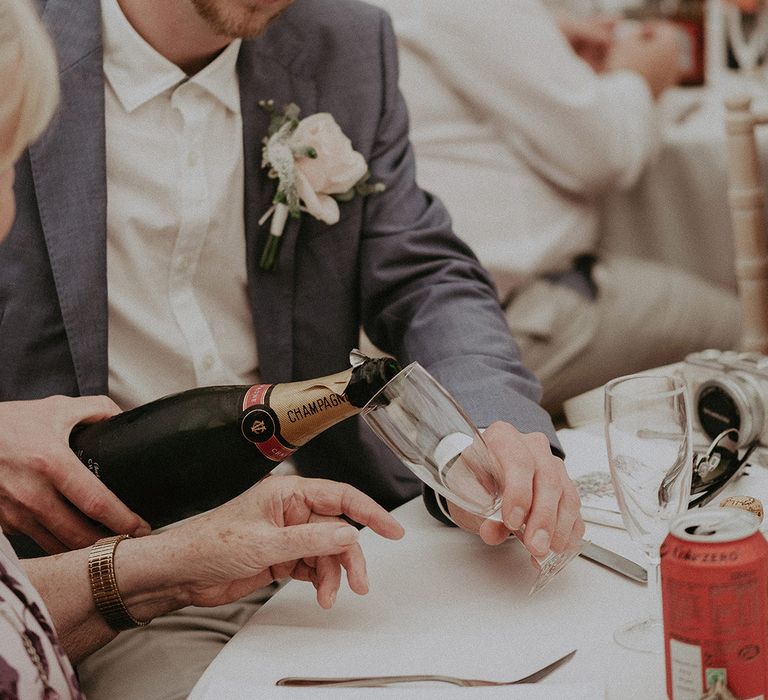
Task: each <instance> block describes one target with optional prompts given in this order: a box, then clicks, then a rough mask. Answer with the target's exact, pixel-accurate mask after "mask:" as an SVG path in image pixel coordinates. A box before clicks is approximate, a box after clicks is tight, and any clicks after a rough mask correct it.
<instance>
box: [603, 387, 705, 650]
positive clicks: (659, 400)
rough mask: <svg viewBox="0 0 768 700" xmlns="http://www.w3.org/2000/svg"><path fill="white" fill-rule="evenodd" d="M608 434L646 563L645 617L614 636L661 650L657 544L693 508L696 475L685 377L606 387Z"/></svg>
mask: <svg viewBox="0 0 768 700" xmlns="http://www.w3.org/2000/svg"><path fill="white" fill-rule="evenodd" d="M605 437H606V443H607V448H608V462H609V466H610V470H611V477H612V479H613V486H614V489H615V491H616V497H617V499H618V502H619V509H620V510H621V515H622V518H623V520H624V525H625V527H626V528H627V531H628V532H629V534H630V536H631V537H632V539H633V540H634V541H635V543H636V544H637V545H638V546H639V547H640V549H641V550H642V551H643V553H644V554H645V557H646V560H647V568H648V596H649V603H650V605H649V611H648V617H647V618H645V619H644V620H640V621H636V622H631V623H629V624H627V625H625V626H623V627H621V628H619V629H618V630H616V632H615V633H614V639H615V640H616V641H617V642H618V643H619V644H621V645H622V646H624V647H626V648H628V649H634V650H637V651H646V652H652V653H658V654H660V653H662V652H663V651H664V641H663V628H662V619H661V590H660V586H659V563H660V562H659V548H660V546H661V543H662V541H663V540H664V537H665V536H666V534H667V532H668V531H669V522H670V520H672V519H673V518H674V517H675V516H676V515H678V514H679V513H682V512H684V511H685V510H686V509H687V508H688V501H689V499H690V496H691V479H692V472H693V447H692V428H691V413H690V408H689V398H688V390H687V387H686V383H685V380H684V379H682V378H681V377H678V376H672V375H670V376H649V375H641V374H637V375H630V376H627V377H618V378H617V379H614V380H612V381H610V382H608V384H606V386H605Z"/></svg>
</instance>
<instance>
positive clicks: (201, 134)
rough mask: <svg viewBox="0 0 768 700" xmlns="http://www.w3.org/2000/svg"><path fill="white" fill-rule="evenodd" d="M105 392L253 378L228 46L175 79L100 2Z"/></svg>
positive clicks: (113, 9)
mask: <svg viewBox="0 0 768 700" xmlns="http://www.w3.org/2000/svg"><path fill="white" fill-rule="evenodd" d="M102 11H103V29H104V73H105V76H106V85H105V98H106V150H107V201H108V204H107V276H108V294H109V390H110V395H111V396H112V397H113V398H114V399H115V401H117V403H118V404H120V406H121V407H122V408H130V407H132V406H135V405H137V404H140V403H144V402H146V401H149V400H152V399H155V398H158V397H160V396H164V395H166V394H169V393H173V392H176V391H181V390H185V389H189V388H192V387H196V386H207V385H214V384H248V383H253V382H254V381H255V380H256V377H257V354H256V341H255V336H254V331H253V323H252V319H251V310H250V305H249V302H248V294H247V278H246V265H245V225H244V215H243V197H244V192H243V187H244V184H243V138H242V118H241V114H240V93H239V87H238V80H237V73H236V69H235V62H236V60H237V55H238V51H239V48H240V41H239V40H237V41H233V42H232V43H231V44H230V45H229V46H228V47H227V48H226V49H225V50H224V51H223V52H222V53H221V54H220V55H219V56H217V57H216V59H215V60H214V61H213V62H211V63H210V64H209V65H208V66H206V67H205V68H204V69H203V70H202V71H200V72H199V73H197V74H196V75H194V76H192V77H191V78H188V77H187V75H186V74H185V73H184V72H183V71H182V70H181V69H180V68H178V67H177V66H176V65H175V64H173V63H171V62H170V61H168V60H167V59H165V58H164V57H163V56H161V55H160V54H159V53H158V52H157V51H155V50H154V49H153V48H152V47H151V46H150V45H149V44H147V43H146V42H145V41H144V39H143V38H142V37H141V36H140V35H139V34H138V33H137V32H136V31H135V30H134V29H133V27H132V26H131V25H130V23H129V22H128V20H127V19H126V17H125V16H124V15H123V13H122V10H121V9H120V7H119V5H118V3H117V0H102Z"/></svg>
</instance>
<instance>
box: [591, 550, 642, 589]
mask: <svg viewBox="0 0 768 700" xmlns="http://www.w3.org/2000/svg"><path fill="white" fill-rule="evenodd" d="M581 556H582V557H584V558H585V559H590V560H591V561H594V562H597V563H598V564H602V565H603V566H606V567H608V568H609V569H612V570H613V571H617V572H618V573H620V574H623V575H624V576H628V577H629V578H631V579H634V580H635V581H640V583H648V572H647V571H646V570H645V568H643V567H642V566H640V564H637V563H635V562H633V561H632V560H631V559H627V558H626V557H623V556H621V554H617V553H616V552H612V551H611V550H610V549H606V548H605V547H601V546H600V545H597V544H595V543H594V542H590V541H589V540H584V545H583V546H582V548H581Z"/></svg>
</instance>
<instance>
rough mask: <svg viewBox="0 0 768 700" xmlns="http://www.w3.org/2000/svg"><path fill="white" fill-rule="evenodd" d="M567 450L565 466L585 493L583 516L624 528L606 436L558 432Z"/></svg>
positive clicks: (575, 431)
mask: <svg viewBox="0 0 768 700" xmlns="http://www.w3.org/2000/svg"><path fill="white" fill-rule="evenodd" d="M557 436H558V438H560V443H561V445H562V446H563V449H564V450H565V466H566V469H567V470H568V475H569V476H570V477H571V479H573V481H574V483H575V484H576V486H577V488H578V489H579V495H580V496H581V517H582V518H583V519H584V520H585V521H586V522H590V523H597V524H599V525H610V526H611V527H617V528H623V527H624V521H623V520H622V518H621V512H620V511H619V504H618V502H617V501H616V496H615V494H614V491H613V484H612V482H611V472H610V470H609V468H608V453H607V451H606V448H605V439H604V438H603V437H602V436H601V435H598V434H596V433H595V432H590V431H586V430H574V429H571V428H564V429H562V430H558V431H557Z"/></svg>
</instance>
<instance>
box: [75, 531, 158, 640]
mask: <svg viewBox="0 0 768 700" xmlns="http://www.w3.org/2000/svg"><path fill="white" fill-rule="evenodd" d="M128 538H130V535H114V536H113V537H105V538H104V539H101V540H99V541H98V542H96V544H94V545H93V546H92V547H91V552H90V554H89V555H88V578H89V579H90V580H91V593H93V602H94V603H95V604H96V610H97V611H98V612H99V613H100V614H101V616H102V617H103V618H104V620H105V621H106V623H107V624H108V625H109V626H110V627H111V628H112V629H113V630H116V631H118V632H120V631H121V630H129V629H132V628H134V627H144V626H145V625H148V624H149V623H150V622H151V620H137V619H136V618H135V617H134V616H133V615H131V613H129V612H128V608H126V607H125V603H124V602H123V599H122V597H121V596H120V590H119V589H118V587H117V579H116V578H115V550H116V549H117V545H118V544H120V542H122V541H123V540H125V539H128Z"/></svg>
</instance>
